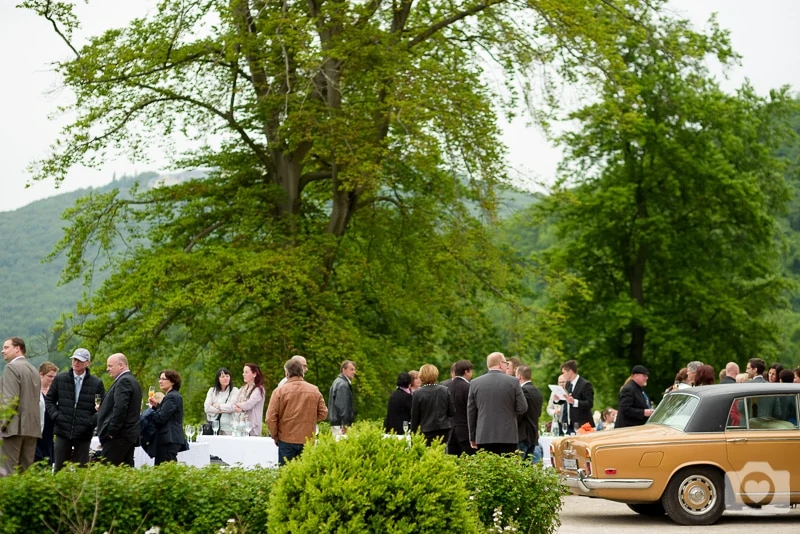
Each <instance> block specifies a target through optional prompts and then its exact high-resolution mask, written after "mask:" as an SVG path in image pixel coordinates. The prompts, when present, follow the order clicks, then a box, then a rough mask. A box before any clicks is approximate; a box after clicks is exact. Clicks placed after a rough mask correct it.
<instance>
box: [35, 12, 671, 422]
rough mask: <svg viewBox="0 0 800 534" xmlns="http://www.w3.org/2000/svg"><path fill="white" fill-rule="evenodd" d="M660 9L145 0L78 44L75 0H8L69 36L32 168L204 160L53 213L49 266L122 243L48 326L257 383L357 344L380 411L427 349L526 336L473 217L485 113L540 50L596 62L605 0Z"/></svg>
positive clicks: (605, 27)
mask: <svg viewBox="0 0 800 534" xmlns="http://www.w3.org/2000/svg"><path fill="white" fill-rule="evenodd" d="M661 3H662V2H661V1H660V0H657V1H655V2H653V1H646V2H645V1H644V0H625V1H623V2H618V3H617V4H615V5H614V6H610V5H609V6H606V5H603V4H601V5H597V3H596V2H590V1H588V0H570V1H568V2H556V3H552V2H540V3H525V2H514V1H506V0H504V1H499V2H494V1H493V2H473V1H463V0H459V1H456V2H452V3H435V2H434V3H431V2H409V3H406V4H403V7H402V9H397V8H396V6H394V5H390V4H387V3H381V2H374V3H362V2H329V1H321V2H299V3H292V4H291V5H283V4H280V3H270V2H266V3H264V2H258V3H253V2H246V1H236V2H227V1H226V2H220V1H211V2H199V3H191V4H186V3H185V2H180V1H177V0H160V1H159V2H157V5H156V6H155V7H154V9H153V10H152V11H151V12H150V13H149V14H148V16H147V17H145V18H142V19H137V20H134V21H132V22H131V23H130V24H128V25H127V26H126V27H124V28H118V29H112V30H109V31H106V32H105V33H103V34H101V35H97V36H94V37H92V38H90V39H88V40H87V42H86V43H85V44H80V43H73V42H72V40H71V36H72V34H71V33H70V32H71V30H72V29H73V28H74V27H75V26H76V24H77V23H78V22H79V21H77V20H75V17H74V14H73V11H74V10H73V9H72V5H73V2H70V1H67V0H64V1H59V2H52V1H50V0H27V1H25V2H23V6H24V7H26V8H28V9H30V10H32V11H33V12H35V13H37V14H38V15H40V16H42V17H44V19H46V20H43V23H46V25H47V27H48V28H53V29H55V31H57V32H59V34H60V36H61V37H62V39H63V40H65V41H67V42H68V44H69V46H70V52H71V53H72V54H71V59H67V60H64V61H61V62H59V63H58V64H57V66H56V69H57V71H58V72H59V74H60V75H61V77H62V80H63V82H64V84H65V85H66V86H67V87H68V88H69V90H70V91H72V93H73V94H74V95H75V100H74V106H72V108H73V109H72V110H71V111H73V112H74V115H73V116H74V121H73V122H71V123H70V124H69V125H67V126H66V127H65V128H64V131H63V135H62V136H61V138H60V139H59V141H58V142H57V143H56V144H55V145H54V146H53V147H52V152H51V153H50V155H49V156H48V157H46V158H45V159H44V160H43V161H41V162H39V163H38V164H36V165H35V166H34V172H35V179H55V180H56V181H59V180H62V179H63V178H64V177H65V175H66V173H67V171H68V170H69V168H71V167H73V166H74V165H76V164H79V163H80V164H85V165H88V166H92V165H99V164H100V163H101V162H103V161H105V160H106V156H107V154H108V153H110V152H116V151H122V152H129V155H130V156H132V157H133V158H134V159H135V158H137V157H140V156H141V155H142V154H146V153H148V152H149V151H150V150H149V149H152V148H153V146H160V147H162V148H164V149H165V151H166V152H168V153H169V152H170V151H171V149H174V147H173V146H172V143H173V142H174V140H175V139H176V138H182V140H184V141H185V142H186V143H185V144H184V145H183V146H188V147H190V148H189V149H188V150H186V151H184V152H183V153H180V154H178V155H177V156H176V158H175V165H176V167H177V168H205V169H211V171H210V173H209V175H208V176H206V177H204V178H201V179H196V180H190V181H187V182H184V183H179V184H174V183H166V184H164V186H163V187H160V188H157V189H154V190H146V191H145V190H142V191H139V192H136V193H135V194H133V195H132V197H131V198H127V197H124V196H123V195H118V194H116V193H114V192H110V193H107V194H98V195H92V196H90V197H89V198H86V199H83V200H81V203H80V205H79V209H74V210H71V211H70V212H68V213H67V214H66V218H67V220H68V224H69V227H68V228H67V229H66V232H65V236H64V239H63V241H62V242H61V243H60V244H59V245H58V246H57V248H56V250H55V256H58V255H59V254H62V253H63V254H65V255H66V256H67V266H66V268H65V271H64V273H65V280H66V281H69V280H73V279H78V278H80V277H81V276H82V275H83V274H84V272H85V270H86V269H87V268H88V267H89V265H90V264H91V258H93V257H94V255H95V254H100V255H101V257H102V256H103V251H105V249H107V248H108V247H109V246H110V245H111V244H112V243H113V236H115V235H124V236H128V235H131V236H133V237H134V239H133V240H132V241H130V242H129V243H127V245H128V246H127V247H126V248H125V249H124V251H121V252H120V253H117V254H114V253H108V254H107V256H106V257H107V258H108V260H109V261H110V264H111V265H112V269H113V273H112V275H111V277H110V278H109V279H108V280H107V281H106V282H105V283H104V284H103V286H102V287H101V288H99V289H97V290H96V291H93V292H92V294H91V295H87V298H86V299H85V300H84V301H82V302H80V303H79V304H78V306H77V310H76V313H75V314H74V315H71V316H67V317H65V319H64V328H65V330H64V337H63V338H62V339H70V338H71V336H77V337H79V338H81V339H82V341H84V342H85V343H86V344H87V345H88V347H89V348H90V350H93V351H95V352H101V353H110V352H116V351H122V352H124V353H126V355H128V356H129V358H130V360H131V362H132V368H133V370H134V372H135V373H136V374H137V375H139V376H140V377H142V376H150V375H151V374H154V373H155V372H157V368H158V367H159V366H162V365H167V366H170V367H176V368H179V369H188V370H189V371H190V372H191V373H194V374H195V376H197V377H198V378H199V377H201V376H202V373H203V372H205V376H206V379H205V381H206V384H208V383H209V382H210V376H209V374H210V371H209V369H213V368H214V367H216V366H218V365H220V364H224V365H226V366H228V367H230V368H232V369H233V368H237V367H239V366H240V365H241V364H242V363H244V362H246V361H255V362H257V363H259V364H261V365H262V367H263V368H264V369H265V371H266V374H267V378H268V383H267V385H268V386H269V387H271V386H273V385H274V384H275V383H277V381H278V380H279V379H280V377H281V376H282V371H281V366H282V364H283V362H284V361H285V360H286V359H288V357H290V356H291V355H293V354H296V353H300V354H304V355H306V356H307V358H308V360H309V364H310V368H311V375H310V376H309V377H308V378H309V379H310V381H312V382H314V383H316V384H319V385H320V387H321V388H322V389H323V390H325V389H326V388H327V385H328V384H330V383H331V381H332V380H333V378H334V377H335V375H336V374H337V369H338V366H339V363H340V362H341V361H342V360H343V359H345V358H349V359H353V360H355V361H356V362H357V363H358V365H359V368H360V369H361V370H362V373H361V376H360V377H359V380H358V381H357V382H358V384H357V388H358V391H357V394H356V409H357V412H358V414H359V416H360V417H361V416H366V417H378V416H380V415H382V412H383V402H384V399H385V396H386V394H387V393H388V391H390V390H391V384H392V383H393V381H394V376H396V373H397V372H398V371H401V370H407V369H410V368H413V367H418V366H419V364H420V363H421V362H422V361H425V360H427V361H431V360H432V361H433V362H434V363H437V364H439V365H440V366H441V367H442V368H446V367H447V365H448V364H449V363H451V362H452V361H453V360H455V359H460V358H465V357H466V358H470V359H472V360H473V361H476V362H477V361H479V360H482V359H483V358H484V357H485V355H486V354H488V353H489V352H491V351H492V350H495V349H496V348H497V347H498V346H500V345H502V344H506V343H507V344H508V346H509V347H510V350H511V351H514V352H516V351H517V350H520V351H521V350H524V349H527V348H528V347H530V346H532V345H534V342H533V340H535V339H536V338H537V336H536V335H535V332H534V331H533V328H532V326H531V325H533V326H534V327H538V326H539V325H538V323H537V321H536V320H529V317H528V316H529V315H533V312H534V309H533V308H532V307H531V306H530V305H529V303H530V301H531V299H530V298H528V295H527V294H526V293H525V286H524V283H523V282H524V280H525V279H526V277H528V276H529V273H528V272H526V269H527V266H526V265H524V264H523V263H522V262H519V261H518V259H517V258H516V257H515V256H514V255H513V253H512V252H511V251H509V250H506V249H503V248H499V247H497V246H496V244H495V242H494V239H493V238H494V236H493V235H492V234H491V232H490V229H491V227H492V225H493V224H494V222H495V221H496V217H497V211H498V204H497V200H498V189H499V186H500V185H501V184H503V183H504V182H506V181H507V177H506V173H505V168H506V165H505V163H504V161H503V158H504V147H503V145H502V143H500V142H499V133H500V132H499V128H498V117H499V116H500V115H502V114H513V113H514V112H515V111H514V110H515V104H516V103H517V102H518V100H520V99H521V98H522V97H527V96H531V95H533V94H534V93H538V89H539V88H540V87H542V85H543V86H544V87H546V88H547V89H551V88H552V85H551V81H552V79H551V77H550V76H547V79H546V80H543V83H542V84H539V83H535V82H533V81H532V80H531V77H532V76H534V73H536V72H542V70H541V65H542V64H548V65H551V66H552V71H548V72H549V73H552V72H555V71H559V72H560V74H561V75H563V76H564V77H567V78H569V79H575V78H577V77H578V76H581V75H585V76H587V77H589V78H591V77H592V76H593V75H596V74H597V73H598V72H600V70H599V69H598V66H599V65H604V64H605V63H606V61H605V60H607V61H615V60H614V58H612V57H608V58H605V55H606V54H607V53H608V52H609V51H612V50H613V45H614V42H615V41H616V39H617V35H619V34H620V33H621V32H622V31H623V30H624V29H625V28H628V27H630V26H632V25H635V21H632V20H630V19H628V18H627V17H620V16H619V12H620V10H622V11H624V10H625V9H626V7H627V6H641V5H645V4H646V5H654V6H658V5H660V4H661ZM520 21H525V23H520ZM567 47H568V48H569V52H570V53H568V54H561V53H559V52H560V51H562V50H564V49H565V48H567ZM490 71H491V72H492V76H491V77H487V76H486V74H485V73H486V72H490ZM501 73H502V74H501ZM501 77H504V80H503V82H501V84H500V85H498V84H497V83H496V80H497V79H499V78H501ZM490 78H491V79H490ZM443 88H447V89H446V90H443ZM209 134H210V135H209ZM212 145H213V146H212ZM98 249H99V251H98ZM106 252H107V251H106ZM507 319H511V320H510V321H507ZM497 323H503V324H504V326H503V327H502V329H503V333H502V334H501V333H500V332H499V330H500V328H498V326H497ZM423 357H424V360H423ZM187 393H189V392H187ZM187 397H191V395H187ZM189 400H190V402H192V401H191V399H189ZM195 405H196V404H195Z"/></svg>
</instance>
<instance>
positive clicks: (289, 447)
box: [278, 441, 303, 466]
mask: <svg viewBox="0 0 800 534" xmlns="http://www.w3.org/2000/svg"><path fill="white" fill-rule="evenodd" d="M301 452H303V444H302V443H286V442H285V441H279V442H278V466H282V465H283V464H285V463H286V462H288V461H289V460H291V459H292V458H296V457H298V456H300V453H301Z"/></svg>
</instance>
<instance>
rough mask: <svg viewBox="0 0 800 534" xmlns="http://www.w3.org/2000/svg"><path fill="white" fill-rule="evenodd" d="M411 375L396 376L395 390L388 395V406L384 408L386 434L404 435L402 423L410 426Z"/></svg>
mask: <svg viewBox="0 0 800 534" xmlns="http://www.w3.org/2000/svg"><path fill="white" fill-rule="evenodd" d="M410 385H411V375H410V374H408V373H400V374H399V375H397V389H395V390H394V391H393V392H392V394H391V395H389V404H388V406H387V407H386V419H384V420H383V429H384V430H385V431H386V433H387V434H389V433H392V432H394V433H395V434H397V435H401V434H405V433H406V431H405V429H404V428H403V423H404V422H408V424H411V390H410V389H409V386H410Z"/></svg>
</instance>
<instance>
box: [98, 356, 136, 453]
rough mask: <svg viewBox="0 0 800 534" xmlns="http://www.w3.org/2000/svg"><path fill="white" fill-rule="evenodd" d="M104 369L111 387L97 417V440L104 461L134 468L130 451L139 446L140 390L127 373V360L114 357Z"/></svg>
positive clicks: (131, 375) (110, 357) (123, 357)
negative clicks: (112, 381) (111, 381)
mask: <svg viewBox="0 0 800 534" xmlns="http://www.w3.org/2000/svg"><path fill="white" fill-rule="evenodd" d="M106 369H107V370H108V374H109V375H111V378H113V379H114V383H113V384H112V385H111V387H110V388H108V392H107V393H106V396H105V397H104V398H103V402H102V404H100V411H99V412H98V414H97V436H98V437H99V438H100V444H101V445H102V447H103V448H102V455H103V458H104V459H105V461H107V462H108V463H110V464H113V465H122V464H127V465H130V466H133V451H134V449H135V448H136V445H137V444H138V443H139V410H140V408H141V405H142V389H141V388H140V387H139V382H137V381H136V378H134V376H133V374H131V372H130V370H129V369H128V359H127V358H126V357H125V355H124V354H121V353H117V354H112V355H111V356H109V357H108V361H107V362H106Z"/></svg>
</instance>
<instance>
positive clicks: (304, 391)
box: [267, 359, 328, 466]
mask: <svg viewBox="0 0 800 534" xmlns="http://www.w3.org/2000/svg"><path fill="white" fill-rule="evenodd" d="M283 369H284V371H285V372H286V383H284V384H283V385H282V386H281V387H279V388H276V389H275V391H273V392H272V397H271V398H270V399H269V406H268V407H267V428H269V432H270V434H272V439H274V440H275V443H277V445H278V465H279V466H280V465H283V464H285V463H286V462H288V461H289V460H291V459H292V458H294V457H296V456H299V455H300V453H301V452H303V445H305V442H306V440H307V439H309V438H311V437H313V436H314V432H315V430H316V427H317V422H319V421H324V420H325V418H326V417H328V407H327V406H325V399H323V397H322V393H320V391H319V388H317V386H315V385H313V384H309V383H308V382H306V381H305V380H304V379H303V365H302V364H301V363H300V362H299V361H297V360H296V359H291V360H289V361H288V362H286V364H284V366H283Z"/></svg>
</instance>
